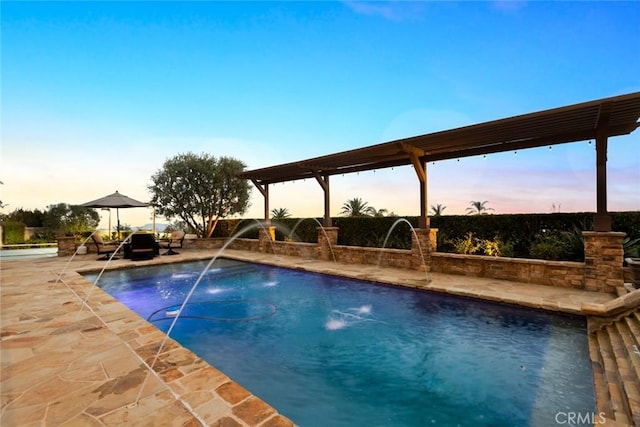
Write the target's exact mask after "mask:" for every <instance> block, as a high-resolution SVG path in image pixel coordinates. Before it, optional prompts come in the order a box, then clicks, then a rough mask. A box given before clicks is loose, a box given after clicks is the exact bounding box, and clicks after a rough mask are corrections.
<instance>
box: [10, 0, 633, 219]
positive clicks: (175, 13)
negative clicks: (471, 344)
mask: <svg viewBox="0 0 640 427" xmlns="http://www.w3.org/2000/svg"><path fill="white" fill-rule="evenodd" d="M1 8H2V11H1V12H2V13H1V16H2V17H1V19H2V22H1V23H2V40H1V43H2V46H1V47H2V153H1V160H0V161H1V172H0V181H2V182H3V183H4V185H0V191H1V194H2V196H1V197H0V200H2V202H3V203H5V204H8V206H7V207H5V208H4V210H3V212H5V213H7V212H10V211H12V210H13V209H15V208H18V207H23V208H25V209H35V208H38V209H45V208H46V206H47V205H50V204H55V203H61V202H65V203H71V204H76V203H83V202H86V201H89V200H92V199H95V198H97V197H100V196H103V195H106V194H109V193H112V192H113V191H115V190H119V191H120V192H121V193H124V194H126V195H128V196H131V197H134V198H136V199H139V200H145V201H146V200H149V199H150V196H151V195H150V193H149V192H148V190H147V186H148V185H149V184H150V182H151V181H150V178H151V176H152V175H153V174H154V173H155V172H156V171H157V170H158V169H160V168H161V167H162V164H163V162H164V161H165V160H166V159H167V158H169V157H173V156H175V155H177V154H179V153H184V152H195V153H201V152H206V153H210V154H213V155H215V156H223V155H224V156H232V157H235V158H238V159H240V160H242V161H244V162H245V163H246V164H247V167H248V169H254V168H259V167H265V166H272V165H276V164H280V163H284V162H290V161H296V160H302V159H306V158H309V157H314V156H320V155H325V154H330V153H333V152H338V151H344V150H349V149H353V148H358V147H363V146H367V145H372V144H376V143H380V142H385V141H389V140H392V139H397V138H403V137H409V136H414V135H419V134H424V133H429V132H433V131H438V130H443V129H448V128H451V127H457V126H463V125H469V124H474V123H479V122H483V121H488V120H494V119H499V118H503V117H509V116H513V115H517V114H523V113H529V112H534V111H538V110H542V109H547V108H554V107H559V106H564V105H568V104H573V103H578V102H583V101H589V100H592V99H596V98H602V97H608V96H614V95H619V94H623V93H629V92H636V91H640V55H638V52H640V31H639V30H638V25H639V23H640V2H609V1H607V2H591V1H581V2H538V1H535V2H413V1H412V2H405V1H392V2H362V1H357V2H329V1H325V2H306V1H299V2H280V3H273V2H202V1H200V2H151V1H145V2H95V3H94V2H84V1H82V2H81V1H77V2H42V3H36V2H28V1H20V2H11V1H3V2H2V4H1ZM639 153H640V131H636V132H635V133H634V134H632V135H630V136H624V137H618V138H614V139H612V140H611V141H610V149H609V163H608V174H609V210H612V211H615V210H639V209H640V189H639V187H640V184H639V183H640V154H639ZM331 183H332V193H331V194H332V199H331V203H332V214H334V215H337V214H338V212H339V210H340V207H341V205H342V204H343V203H344V202H345V201H346V200H347V199H350V198H353V197H361V198H363V199H364V200H365V201H367V202H368V203H369V204H370V205H372V206H374V207H376V208H378V209H381V208H386V209H388V210H389V211H393V212H395V213H396V214H399V215H417V214H418V213H419V204H418V200H419V199H418V191H417V190H418V184H417V179H416V177H415V174H414V173H413V171H412V170H411V169H410V168H395V169H394V170H393V171H391V170H382V171H376V172H375V173H374V172H367V173H361V174H359V175H352V176H345V177H344V178H343V177H334V178H332V181H331ZM271 194H272V199H271V208H288V209H289V211H290V212H291V213H292V214H293V215H294V216H296V217H307V216H321V215H322V213H323V201H322V191H321V189H320V187H319V185H318V184H317V183H316V182H315V181H314V182H310V180H307V182H295V183H287V184H278V185H276V186H274V187H273V188H272V189H271ZM472 200H478V201H485V200H487V201H488V203H487V206H489V207H492V208H494V209H495V212H496V213H510V212H551V211H553V210H560V211H565V212H566V211H594V210H595V152H594V149H593V145H589V144H588V143H587V142H583V143H575V144H569V145H563V146H556V147H554V148H553V150H551V151H549V149H547V148H541V149H533V150H528V151H524V152H519V153H518V155H517V156H516V155H514V153H503V154H496V155H491V156H489V157H488V158H487V159H483V158H482V157H480V158H465V159H461V160H460V161H459V162H457V161H455V160H453V161H443V162H438V163H436V164H435V165H429V204H432V205H435V204H442V205H444V206H446V207H447V208H446V210H445V214H456V213H464V211H465V208H466V207H468V206H469V202H470V201H472ZM262 211H263V202H262V196H261V195H260V194H259V192H258V191H256V190H254V191H253V196H252V206H251V208H250V210H249V212H248V213H247V215H246V216H248V217H261V216H262ZM103 216H104V215H103ZM149 216H150V214H149V212H148V211H145V209H129V210H127V211H121V219H122V222H124V223H128V224H130V225H133V226H136V225H142V224H144V223H146V222H150V221H149ZM103 224H104V223H103Z"/></svg>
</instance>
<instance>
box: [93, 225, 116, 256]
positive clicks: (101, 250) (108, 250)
mask: <svg viewBox="0 0 640 427" xmlns="http://www.w3.org/2000/svg"><path fill="white" fill-rule="evenodd" d="M91 238H92V239H93V243H95V244H96V250H97V252H98V255H102V257H99V258H98V260H101V261H106V260H108V259H118V257H117V256H113V257H112V256H111V254H112V253H114V252H116V251H117V250H118V247H119V245H118V243H117V242H105V241H104V240H102V236H101V235H100V234H99V233H98V232H95V233H93V234H92V235H91Z"/></svg>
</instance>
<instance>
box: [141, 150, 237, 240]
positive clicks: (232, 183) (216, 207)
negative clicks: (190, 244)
mask: <svg viewBox="0 0 640 427" xmlns="http://www.w3.org/2000/svg"><path fill="white" fill-rule="evenodd" d="M244 168H245V164H244V163H243V162H241V161H240V160H237V159H234V158H231V157H220V158H218V159H216V158H215V157H214V156H211V155H208V154H204V153H203V154H200V155H196V154H193V153H186V154H178V155H177V156H175V157H173V158H170V159H168V160H166V161H165V162H164V165H163V167H162V169H160V170H158V171H157V172H156V173H155V174H154V175H153V176H152V177H151V180H152V181H153V184H151V185H149V186H148V188H149V190H150V191H151V192H152V194H153V197H152V198H151V203H152V204H153V205H155V206H156V210H157V212H158V213H159V214H160V215H163V216H165V217H166V218H168V219H169V220H171V219H172V218H178V219H180V220H181V221H183V222H184V223H185V224H187V226H189V227H191V228H192V229H193V230H194V231H195V232H196V233H197V234H198V235H199V236H205V237H211V234H212V233H213V230H214V229H215V228H216V225H217V224H218V221H219V220H220V219H221V218H225V217H227V216H229V215H235V214H240V215H241V214H243V213H244V212H245V211H246V210H247V208H248V207H249V194H250V188H249V183H248V182H247V181H246V180H244V179H240V178H238V177H237V175H238V174H239V173H240V172H242V171H243V170H244Z"/></svg>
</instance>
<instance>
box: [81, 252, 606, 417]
mask: <svg viewBox="0 0 640 427" xmlns="http://www.w3.org/2000/svg"><path fill="white" fill-rule="evenodd" d="M206 265H207V262H196V263H184V264H169V265H164V266H156V267H143V268H136V269H127V270H117V271H108V272H105V273H104V274H103V276H102V277H101V278H100V280H99V282H98V285H99V286H100V287H101V288H103V289H104V290H105V291H107V292H108V293H110V294H111V295H113V296H114V297H116V298H117V299H118V300H120V301H121V302H123V303H124V304H126V305H127V306H129V307H130V308H131V309H132V310H134V311H135V312H137V313H138V314H140V315H141V316H142V317H144V318H145V319H148V320H149V321H150V322H152V323H153V324H155V325H156V326H157V327H159V328H160V329H162V330H164V331H167V329H168V328H169V325H170V324H171V322H172V321H173V320H174V319H175V316H179V317H178V320H177V322H176V324H175V326H174V329H173V331H172V333H171V337H172V338H173V339H175V340H176V341H178V342H180V343H181V344H182V345H183V346H185V347H187V348H189V349H190V350H192V351H193V352H194V353H196V354H197V355H199V356H200V357H202V358H203V359H204V360H206V361H207V362H208V363H210V364H211V365H213V366H215V367H216V368H218V369H220V370H222V371H223V372H224V373H225V374H227V375H228V376H230V377H231V378H232V379H233V380H235V381H237V382H239V383H240V384H242V385H243V386H245V387H246V388H248V389H249V390H250V391H251V392H252V393H254V394H255V395H256V396H258V397H260V398H262V399H263V400H265V401H266V402H267V403H269V404H270V405H272V406H274V407H275V408H277V410H278V411H279V412H280V413H282V414H283V415H285V416H287V417H289V418H290V419H291V420H293V421H294V422H295V423H297V424H298V425H300V426H327V425H331V426H400V425H401V426H425V425H439V426H510V427H511V426H548V425H554V424H555V417H556V415H557V414H558V413H568V412H574V413H578V412H579V413H593V412H594V411H595V398H594V391H593V378H592V372H591V366H590V362H589V357H588V343H587V335H586V322H585V320H584V319H583V318H579V317H573V316H561V315H554V314H550V313H546V312H541V311H535V310H529V309H523V308H519V307H512V306H508V305H502V304H496V303H489V302H485V301H478V300H471V299H465V298H457V297H451V296H446V295H439V294H434V293H429V292H423V291H416V290H411V289H405V288H399V287H391V286H385V285H377V284H371V283H368V282H360V281H355V280H352V279H345V278H339V277H334V276H327V275H322V274H315V273H308V272H302V271H297V270H289V269H283V268H278V267H271V266H266V265H257V264H248V263H243V262H238V261H233V260H228V259H218V260H216V261H215V263H214V264H213V266H212V268H210V269H209V270H208V271H207V272H206V274H205V275H204V276H203V278H202V280H201V282H200V283H199V285H198V287H197V289H196V290H195V292H194V293H193V295H192V296H191V298H190V300H189V301H188V302H187V304H185V306H184V307H183V310H182V311H181V312H179V313H177V312H176V311H177V310H179V309H180V307H181V306H182V304H183V302H184V298H185V296H186V295H187V294H188V293H189V291H190V289H191V287H192V286H193V284H194V283H195V280H196V279H197V278H198V277H199V276H200V274H201V273H202V271H203V269H204V268H205V266H206ZM87 279H89V280H92V276H87ZM92 281H93V280H92Z"/></svg>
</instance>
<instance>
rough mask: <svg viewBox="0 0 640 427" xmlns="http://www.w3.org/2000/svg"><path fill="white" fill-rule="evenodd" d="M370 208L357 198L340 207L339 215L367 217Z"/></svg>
mask: <svg viewBox="0 0 640 427" xmlns="http://www.w3.org/2000/svg"><path fill="white" fill-rule="evenodd" d="M370 209H371V207H370V206H369V205H368V203H367V202H365V201H363V200H362V199H361V198H359V197H354V198H353V199H349V200H347V201H346V202H344V204H343V205H342V210H341V211H340V213H341V214H343V215H346V216H367V215H368V214H369V210H370Z"/></svg>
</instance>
